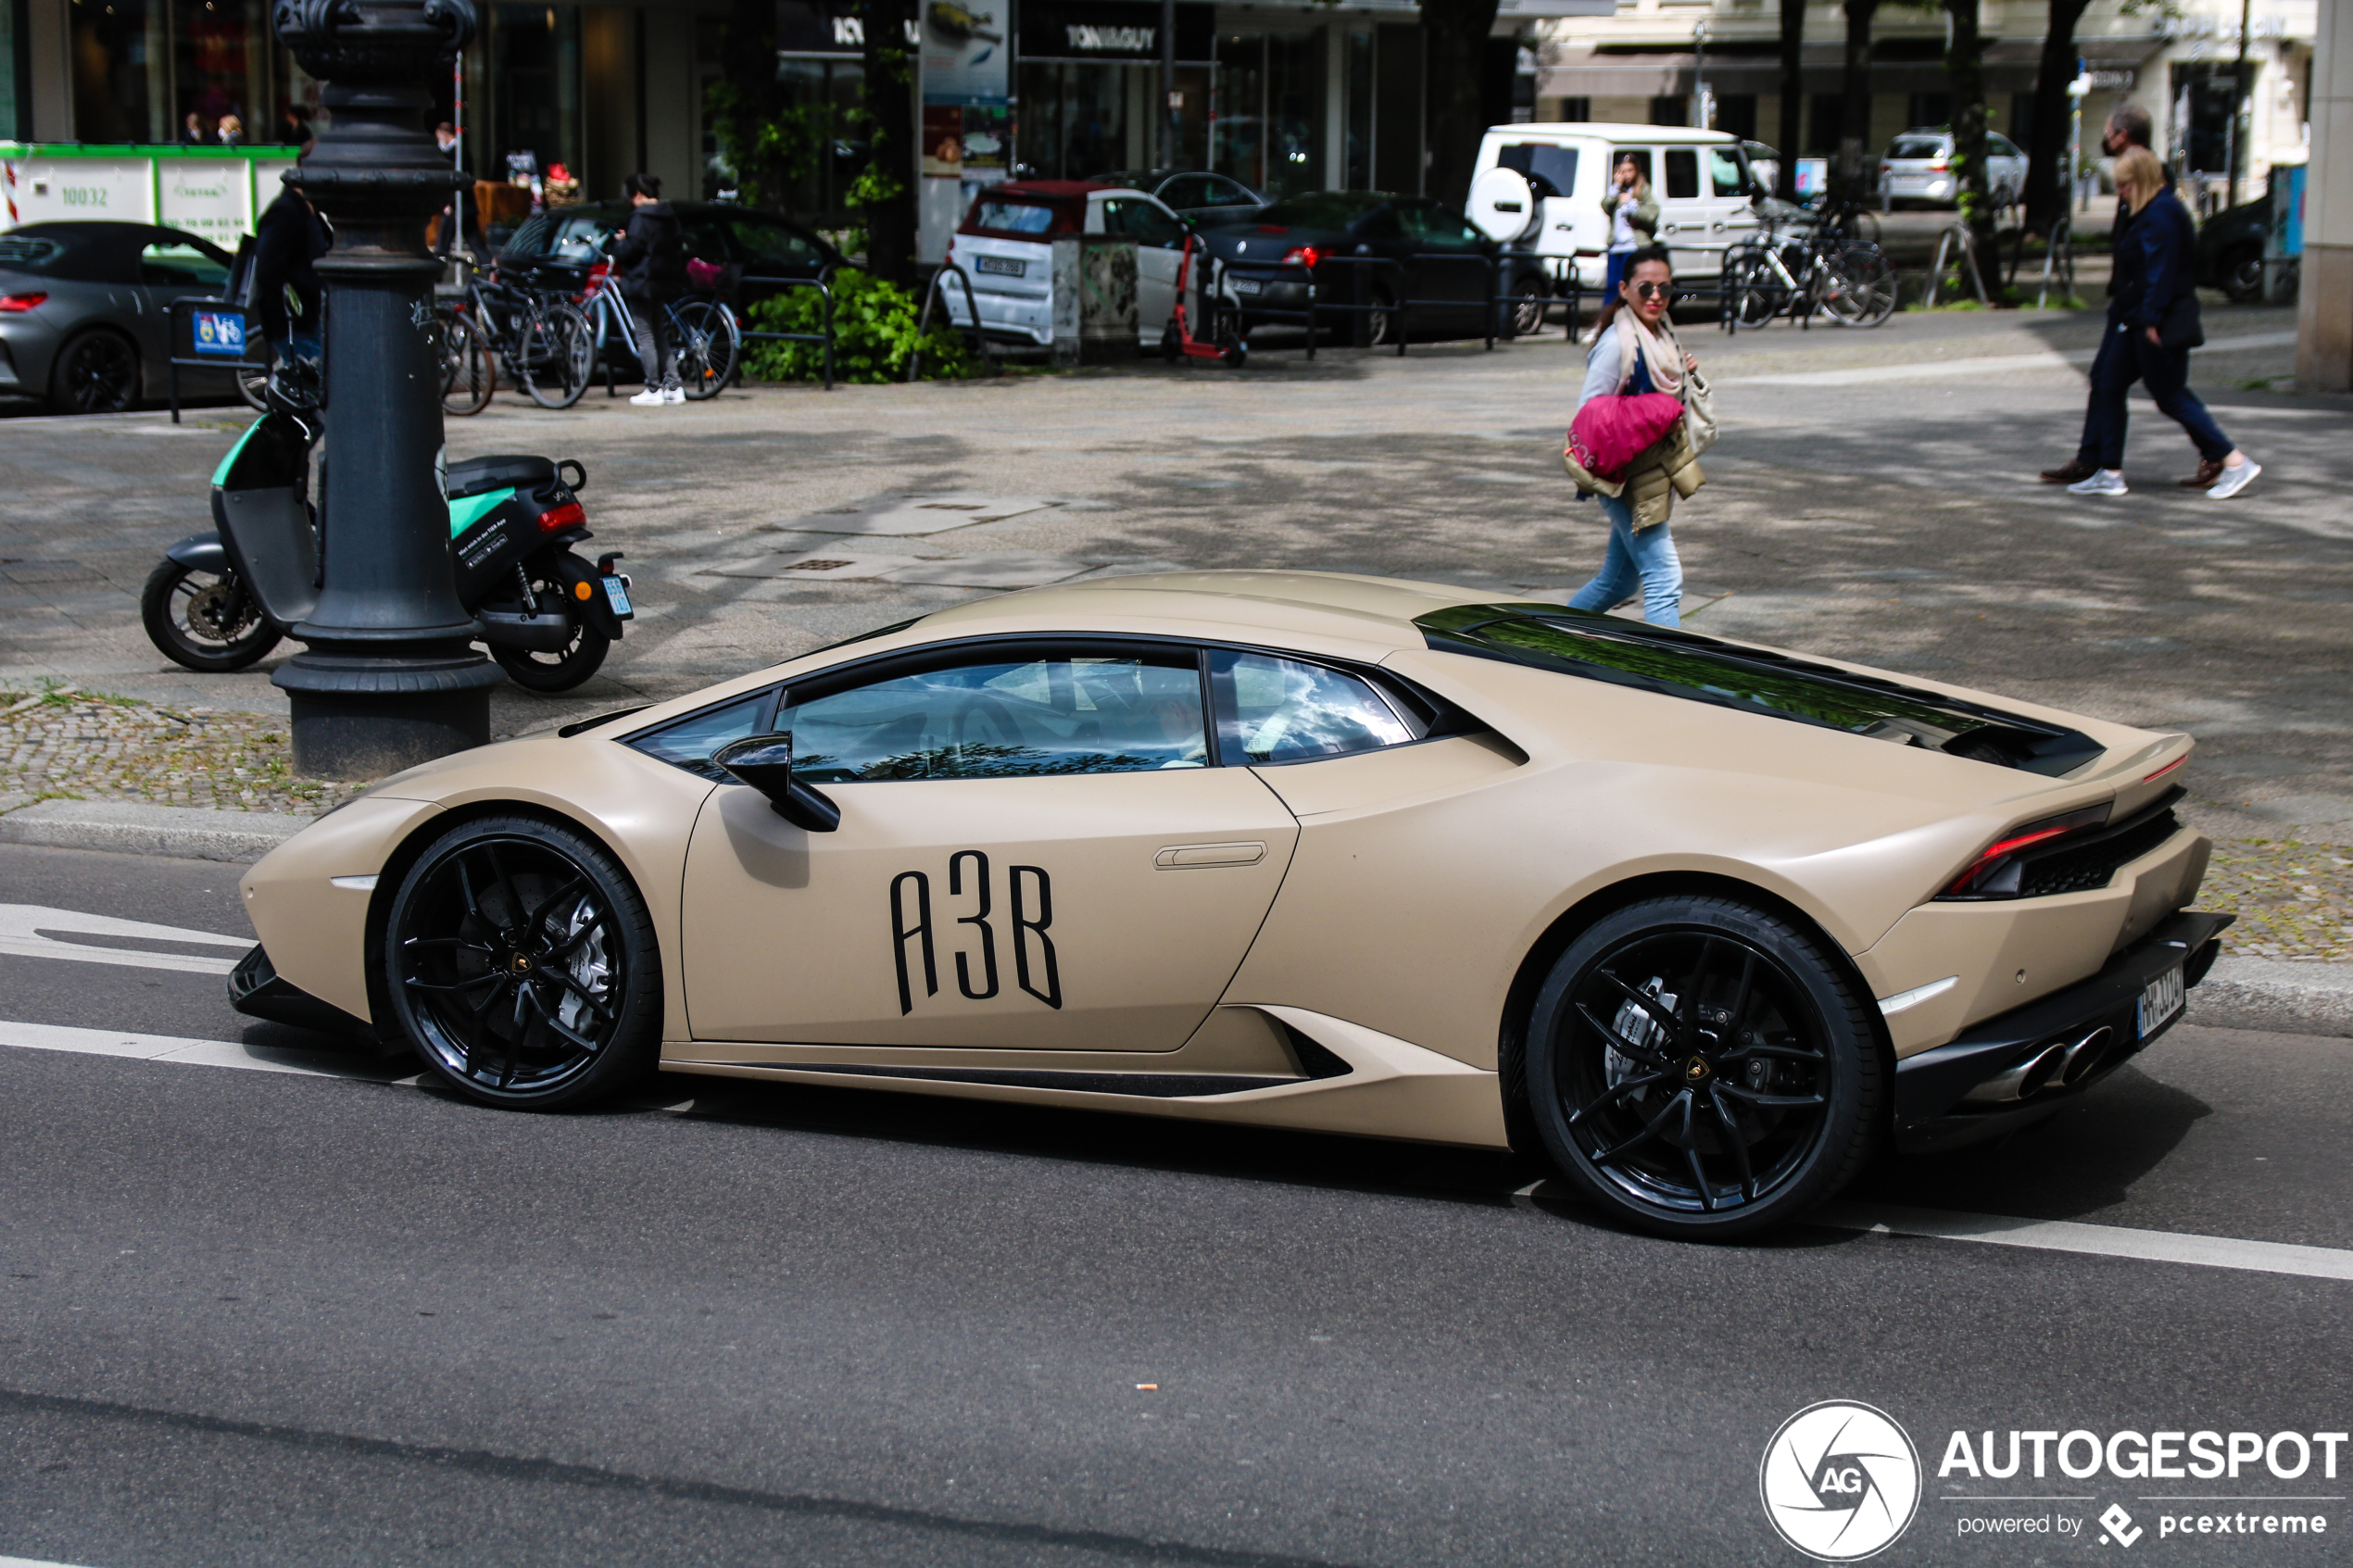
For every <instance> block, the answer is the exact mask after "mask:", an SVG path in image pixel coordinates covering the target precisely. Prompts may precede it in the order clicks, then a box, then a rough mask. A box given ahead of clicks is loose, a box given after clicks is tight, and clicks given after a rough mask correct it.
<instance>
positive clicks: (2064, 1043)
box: [1967, 1024, 2116, 1105]
mask: <svg viewBox="0 0 2353 1568" xmlns="http://www.w3.org/2000/svg"><path fill="white" fill-rule="evenodd" d="M2115 1041H2116V1031H2114V1030H2113V1029H2110V1028H2108V1026H2107V1025H2105V1024H2103V1025H2101V1026H2100V1027H2099V1028H2097V1029H2095V1030H2092V1031H2091V1032H2090V1033H2088V1034H2086V1035H2083V1036H2082V1038H2081V1039H2078V1040H2073V1041H2069V1040H2054V1041H2052V1042H2051V1043H2050V1044H2049V1045H2046V1046H2044V1047H2041V1048H2040V1049H2038V1050H2034V1051H2032V1052H2030V1053H2028V1054H2027V1055H2025V1056H2023V1057H2020V1059H2019V1060H2016V1061H2014V1062H2012V1063H2011V1064H2010V1065H2009V1066H2007V1067H2006V1068H2004V1069H2002V1071H2001V1072H1999V1073H1995V1074H1994V1076H1993V1077H1991V1078H1988V1079H1986V1080H1985V1082H1983V1083H1982V1084H1980V1085H1978V1086H1977V1087H1975V1088H1974V1089H1971V1090H1970V1091H1969V1095H1968V1097H1967V1098H1969V1099H1971V1100H1974V1101H1977V1102H1978V1103H1980V1104H1985V1103H1988V1102H1990V1103H1993V1104H1995V1105H2015V1104H2017V1103H2018V1102H2019V1101H2020V1100H2026V1099H2032V1098H2034V1097H2035V1096H2036V1095H2039V1094H2041V1093H2043V1092H2044V1091H2045V1090H2046V1089H2049V1088H2053V1087H2059V1088H2072V1087H2074V1086H2075V1085H2078V1084H2080V1083H2082V1082H2083V1080H2084V1079H2086V1078H2088V1077H2090V1076H2091V1075H2092V1073H2095V1071H2097V1070H2098V1068H2099V1065H2100V1063H2101V1062H2103V1061H2105V1060H2108V1048H2109V1047H2110V1046H2112V1045H2113V1044H2115Z"/></svg>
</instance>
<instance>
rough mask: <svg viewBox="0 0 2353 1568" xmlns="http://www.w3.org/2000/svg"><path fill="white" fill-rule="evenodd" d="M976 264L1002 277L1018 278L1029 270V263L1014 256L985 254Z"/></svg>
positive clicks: (983, 269)
mask: <svg viewBox="0 0 2353 1568" xmlns="http://www.w3.org/2000/svg"><path fill="white" fill-rule="evenodd" d="M975 266H977V267H978V268H979V269H980V270H982V271H984V272H994V273H995V274H997V275H998V276H999V277H1000V278H1018V277H1020V276H1021V275H1022V274H1023V273H1024V272H1026V271H1027V270H1029V263H1027V262H1026V261H1024V260H1022V259H1020V258H1019V257H1012V256H984V257H980V258H979V260H978V261H977V262H975Z"/></svg>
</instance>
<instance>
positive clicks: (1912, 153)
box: [1887, 136, 1944, 158]
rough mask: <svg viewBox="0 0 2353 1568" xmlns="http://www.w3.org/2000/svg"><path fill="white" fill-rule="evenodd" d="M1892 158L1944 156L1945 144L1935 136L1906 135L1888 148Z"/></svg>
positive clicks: (1888, 154) (1888, 153) (1889, 155)
mask: <svg viewBox="0 0 2353 1568" xmlns="http://www.w3.org/2000/svg"><path fill="white" fill-rule="evenodd" d="M1887 156H1888V157H1892V158H1920V157H1944V142H1943V141H1941V140H1939V139H1938V138H1936V137H1933V136H1906V137H1905V138H1904V139H1903V140H1902V141H1900V142H1898V143H1896V144H1894V146H1892V147H1890V148H1888V149H1887Z"/></svg>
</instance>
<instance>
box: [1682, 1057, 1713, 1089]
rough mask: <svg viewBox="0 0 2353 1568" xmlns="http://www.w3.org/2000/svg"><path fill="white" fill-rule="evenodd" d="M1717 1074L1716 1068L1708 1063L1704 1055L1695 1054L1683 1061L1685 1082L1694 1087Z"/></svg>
mask: <svg viewBox="0 0 2353 1568" xmlns="http://www.w3.org/2000/svg"><path fill="white" fill-rule="evenodd" d="M1715 1075H1716V1070H1715V1069H1714V1068H1712V1067H1710V1066H1708V1065H1707V1059H1706V1058H1705V1057H1704V1056H1695V1057H1693V1058H1692V1059H1691V1060H1689V1061H1686V1062H1685V1063H1683V1082H1684V1083H1686V1084H1690V1085H1692V1086H1694V1087H1696V1086H1698V1085H1701V1084H1705V1083H1706V1082H1707V1081H1708V1079H1710V1078H1712V1077H1714V1076H1715Z"/></svg>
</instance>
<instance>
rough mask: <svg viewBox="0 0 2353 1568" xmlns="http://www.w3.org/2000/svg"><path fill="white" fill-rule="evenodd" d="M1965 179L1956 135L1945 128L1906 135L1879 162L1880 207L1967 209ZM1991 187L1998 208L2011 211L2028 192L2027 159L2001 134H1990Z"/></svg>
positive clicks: (1934, 127)
mask: <svg viewBox="0 0 2353 1568" xmlns="http://www.w3.org/2000/svg"><path fill="white" fill-rule="evenodd" d="M1961 184H1962V181H1961V175H1960V171H1959V170H1958V169H1955V168H1954V167H1953V132H1951V131H1950V130H1948V129H1947V128H1945V127H1944V126H1941V125H1932V126H1924V127H1922V128H1920V129H1919V130H1916V131H1906V132H1904V133H1903V134H1902V135H1901V136H1898V137H1896V138H1895V140H1894V141H1893V142H1890V143H1889V144H1888V145H1887V154H1886V156H1885V157H1881V159H1880V163H1879V194H1880V204H1881V206H1882V207H1887V208H1888V209H1890V210H1893V209H1894V206H1895V204H1896V203H1897V202H1902V201H1909V202H1919V203H1922V204H1924V205H1926V206H1930V207H1958V206H1960V205H1961ZM1985 187H1986V189H1987V190H1989V191H1991V192H1993V194H1994V206H1995V207H2008V206H2009V205H2011V204H2012V203H2013V202H2015V201H2017V200H2018V198H2019V196H2020V194H2022V193H2023V192H2024V191H2025V189H2026V155H2025V154H2024V153H2022V152H2020V151H2019V149H2018V144H2017V143H2015V142H2013V141H2011V140H2010V139H2009V138H2008V137H2007V136H2004V135H2002V134H2000V133H1999V132H1993V131H1988V132H1986V133H1985Z"/></svg>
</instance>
